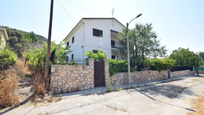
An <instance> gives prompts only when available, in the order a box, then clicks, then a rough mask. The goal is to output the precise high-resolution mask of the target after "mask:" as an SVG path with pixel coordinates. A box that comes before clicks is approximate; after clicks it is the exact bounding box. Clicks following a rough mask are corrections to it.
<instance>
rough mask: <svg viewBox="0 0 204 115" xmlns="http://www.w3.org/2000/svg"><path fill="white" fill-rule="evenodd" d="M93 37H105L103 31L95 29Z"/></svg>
mask: <svg viewBox="0 0 204 115" xmlns="http://www.w3.org/2000/svg"><path fill="white" fill-rule="evenodd" d="M93 36H97V37H103V31H102V30H98V29H94V28H93Z"/></svg>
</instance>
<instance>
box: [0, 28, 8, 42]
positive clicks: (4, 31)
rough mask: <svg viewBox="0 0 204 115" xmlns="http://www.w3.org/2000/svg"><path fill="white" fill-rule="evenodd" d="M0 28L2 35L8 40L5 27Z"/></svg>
mask: <svg viewBox="0 0 204 115" xmlns="http://www.w3.org/2000/svg"><path fill="white" fill-rule="evenodd" d="M0 30H2V31H3V33H4V36H6V40H9V37H8V34H7V32H6V29H5V28H0Z"/></svg>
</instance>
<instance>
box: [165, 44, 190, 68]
mask: <svg viewBox="0 0 204 115" xmlns="http://www.w3.org/2000/svg"><path fill="white" fill-rule="evenodd" d="M192 57H193V52H192V51H190V50H189V48H187V49H185V48H181V47H179V48H178V49H177V50H173V51H172V53H171V54H170V56H169V58H171V59H173V60H175V61H176V65H188V66H190V65H192V64H191V61H192V59H191V58H192Z"/></svg>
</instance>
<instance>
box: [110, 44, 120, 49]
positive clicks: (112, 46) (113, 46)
mask: <svg viewBox="0 0 204 115" xmlns="http://www.w3.org/2000/svg"><path fill="white" fill-rule="evenodd" d="M111 48H116V49H118V48H120V47H119V46H115V45H111Z"/></svg>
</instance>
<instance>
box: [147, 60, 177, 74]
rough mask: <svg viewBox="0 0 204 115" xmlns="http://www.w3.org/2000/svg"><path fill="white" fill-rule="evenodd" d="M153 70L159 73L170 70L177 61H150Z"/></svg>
mask: <svg viewBox="0 0 204 115" xmlns="http://www.w3.org/2000/svg"><path fill="white" fill-rule="evenodd" d="M149 63H150V67H151V70H158V71H159V72H160V71H161V70H168V69H170V68H171V67H172V66H173V65H174V64H175V61H174V60H173V59H168V58H164V59H151V60H149Z"/></svg>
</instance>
